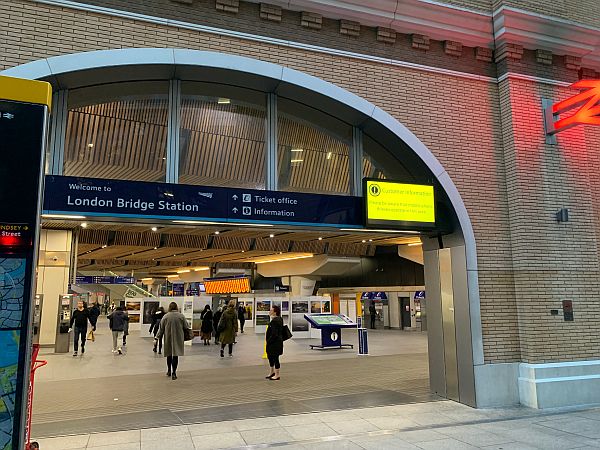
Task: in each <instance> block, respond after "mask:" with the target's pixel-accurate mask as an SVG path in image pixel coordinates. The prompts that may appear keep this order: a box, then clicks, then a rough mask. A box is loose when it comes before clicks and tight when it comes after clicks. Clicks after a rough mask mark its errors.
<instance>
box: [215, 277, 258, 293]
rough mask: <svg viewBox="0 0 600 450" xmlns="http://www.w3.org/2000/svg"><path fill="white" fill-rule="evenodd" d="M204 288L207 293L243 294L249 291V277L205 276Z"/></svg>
mask: <svg viewBox="0 0 600 450" xmlns="http://www.w3.org/2000/svg"><path fill="white" fill-rule="evenodd" d="M204 288H205V290H206V293H207V294H244V293H248V292H250V278H248V277H246V276H243V277H232V278H205V279H204Z"/></svg>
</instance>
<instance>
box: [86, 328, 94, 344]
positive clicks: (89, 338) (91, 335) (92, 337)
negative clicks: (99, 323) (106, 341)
mask: <svg viewBox="0 0 600 450" xmlns="http://www.w3.org/2000/svg"><path fill="white" fill-rule="evenodd" d="M87 339H88V341H92V342H95V341H96V336H94V330H90V331H88V334H87Z"/></svg>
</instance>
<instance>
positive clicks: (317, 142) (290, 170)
mask: <svg viewBox="0 0 600 450" xmlns="http://www.w3.org/2000/svg"><path fill="white" fill-rule="evenodd" d="M277 127H278V128H277V131H278V143H279V148H278V152H277V155H278V158H277V159H278V167H280V170H279V172H280V183H281V185H282V190H296V191H302V192H304V191H309V192H323V193H340V194H347V193H348V192H349V191H350V179H349V161H350V160H349V154H350V148H349V146H348V144H346V143H344V142H342V141H340V140H338V139H336V138H334V137H333V136H331V135H329V134H327V133H325V132H323V131H321V130H318V129H316V128H314V127H313V126H311V125H309V124H306V123H303V122H299V121H297V120H294V119H293V118H291V117H289V116H285V115H280V116H279V119H278V122H277ZM292 149H302V150H303V151H301V152H293V151H292ZM292 160H302V162H291V161H292Z"/></svg>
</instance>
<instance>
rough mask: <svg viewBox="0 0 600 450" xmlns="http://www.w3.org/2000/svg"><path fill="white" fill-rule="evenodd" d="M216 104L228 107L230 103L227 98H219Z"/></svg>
mask: <svg viewBox="0 0 600 450" xmlns="http://www.w3.org/2000/svg"><path fill="white" fill-rule="evenodd" d="M217 103H218V104H219V105H229V104H230V103H231V99H229V98H219V99H218V100H217Z"/></svg>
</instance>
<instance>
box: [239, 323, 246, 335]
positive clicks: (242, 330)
mask: <svg viewBox="0 0 600 450" xmlns="http://www.w3.org/2000/svg"><path fill="white" fill-rule="evenodd" d="M245 323H246V321H245V320H240V331H241V332H242V333H243V332H244V324H245Z"/></svg>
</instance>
